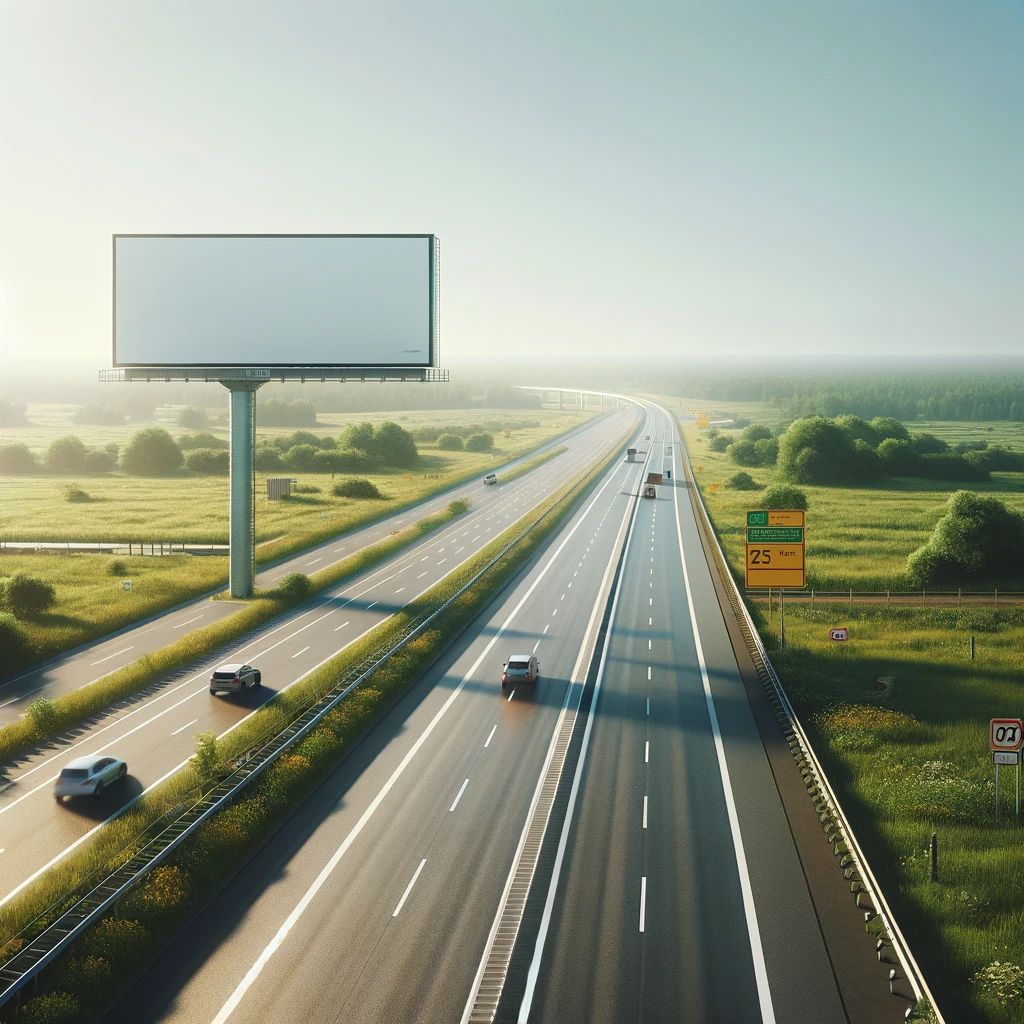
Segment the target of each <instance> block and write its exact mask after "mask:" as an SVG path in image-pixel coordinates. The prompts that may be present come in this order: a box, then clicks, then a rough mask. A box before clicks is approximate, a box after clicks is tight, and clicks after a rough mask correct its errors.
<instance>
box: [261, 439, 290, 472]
mask: <svg viewBox="0 0 1024 1024" xmlns="http://www.w3.org/2000/svg"><path fill="white" fill-rule="evenodd" d="M253 464H254V465H255V467H256V468H257V469H258V470H259V471H260V472H261V473H272V472H273V471H274V470H275V469H280V468H281V467H282V466H283V465H284V463H283V462H281V453H280V451H278V449H277V448H273V447H271V446H270V445H262V446H261V447H259V448H257V449H256V456H255V460H254V463H253Z"/></svg>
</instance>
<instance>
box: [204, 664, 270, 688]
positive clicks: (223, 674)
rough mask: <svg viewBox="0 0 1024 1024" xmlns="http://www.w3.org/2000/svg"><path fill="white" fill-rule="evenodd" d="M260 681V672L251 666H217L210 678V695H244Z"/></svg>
mask: <svg viewBox="0 0 1024 1024" xmlns="http://www.w3.org/2000/svg"><path fill="white" fill-rule="evenodd" d="M262 681H263V677H262V676H261V675H260V670H259V669H258V668H253V667H252V665H219V666H218V667H217V668H215V669H214V670H213V675H212V676H210V693H244V692H245V691H246V690H248V689H249V687H251V686H259V685H260V683H261V682H262Z"/></svg>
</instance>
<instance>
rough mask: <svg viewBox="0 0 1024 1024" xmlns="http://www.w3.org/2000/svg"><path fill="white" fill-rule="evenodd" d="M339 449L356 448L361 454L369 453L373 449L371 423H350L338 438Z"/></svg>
mask: <svg viewBox="0 0 1024 1024" xmlns="http://www.w3.org/2000/svg"><path fill="white" fill-rule="evenodd" d="M338 447H339V448H358V449H359V450H360V451H362V452H369V451H370V449H371V448H372V447H373V424H372V423H350V424H349V425H348V426H347V427H346V428H345V429H344V430H343V431H342V432H341V436H340V437H339V438H338Z"/></svg>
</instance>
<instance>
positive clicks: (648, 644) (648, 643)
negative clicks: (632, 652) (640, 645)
mask: <svg viewBox="0 0 1024 1024" xmlns="http://www.w3.org/2000/svg"><path fill="white" fill-rule="evenodd" d="M650 649H651V641H650V640H648V641H647V650H650Z"/></svg>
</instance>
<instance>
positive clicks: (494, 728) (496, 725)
mask: <svg viewBox="0 0 1024 1024" xmlns="http://www.w3.org/2000/svg"><path fill="white" fill-rule="evenodd" d="M497 728H498V723H497V722H495V723H494V725H492V726H491V731H490V732H489V733H488V734H487V739H486V740H484V749H485V750H486V749H487V748H488V747H489V746H490V745H491V740H493V739H494V732H495V730H496V729H497Z"/></svg>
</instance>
